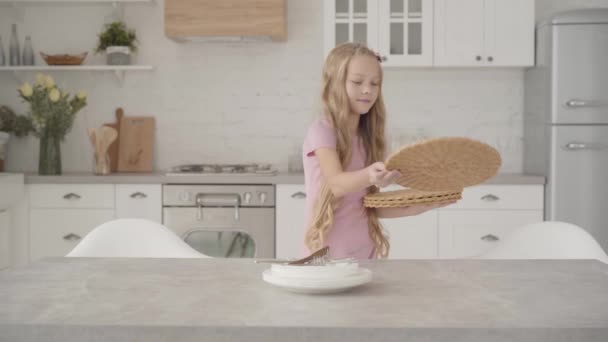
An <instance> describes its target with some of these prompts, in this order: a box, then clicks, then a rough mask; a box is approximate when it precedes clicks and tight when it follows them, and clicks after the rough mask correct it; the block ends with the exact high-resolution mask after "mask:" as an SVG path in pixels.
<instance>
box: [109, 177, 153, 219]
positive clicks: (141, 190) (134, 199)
mask: <svg viewBox="0 0 608 342" xmlns="http://www.w3.org/2000/svg"><path fill="white" fill-rule="evenodd" d="M116 218H143V219H148V220H151V221H154V222H158V223H162V221H163V220H162V186H161V185H160V184H116Z"/></svg>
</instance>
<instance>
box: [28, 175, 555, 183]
mask: <svg viewBox="0 0 608 342" xmlns="http://www.w3.org/2000/svg"><path fill="white" fill-rule="evenodd" d="M25 183H27V184H95V183H99V184H102V183H107V184H304V174H302V173H278V174H276V175H272V176H267V175H259V176H258V175H238V174H204V175H183V176H182V175H180V176H167V175H166V174H164V173H113V174H110V175H107V176H96V175H94V174H92V173H65V174H63V175H61V176H39V175H37V174H26V176H25ZM484 184H514V185H521V184H540V185H542V184H545V177H542V176H532V175H524V174H517V173H505V174H498V175H496V176H495V177H494V178H492V179H490V180H488V181H487V182H486V183H484Z"/></svg>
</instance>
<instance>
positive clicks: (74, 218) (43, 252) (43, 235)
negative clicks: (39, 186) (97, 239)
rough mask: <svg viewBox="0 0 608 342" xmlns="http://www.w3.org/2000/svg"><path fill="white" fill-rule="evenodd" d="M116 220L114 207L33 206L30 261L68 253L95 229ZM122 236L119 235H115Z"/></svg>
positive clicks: (31, 213) (31, 212)
mask: <svg viewBox="0 0 608 342" xmlns="http://www.w3.org/2000/svg"><path fill="white" fill-rule="evenodd" d="M112 219H114V210H113V209H33V210H31V211H30V261H35V260H38V259H40V258H44V257H51V256H65V255H66V254H68V253H69V252H70V251H71V250H72V249H73V248H74V247H75V246H76V245H77V244H78V243H79V242H80V241H81V240H82V239H83V238H84V237H85V236H86V235H87V234H88V233H89V232H90V231H91V230H93V228H95V227H97V226H98V225H100V224H102V223H105V222H108V221H110V220H112ZM116 238H117V239H120V237H119V236H117V237H116Z"/></svg>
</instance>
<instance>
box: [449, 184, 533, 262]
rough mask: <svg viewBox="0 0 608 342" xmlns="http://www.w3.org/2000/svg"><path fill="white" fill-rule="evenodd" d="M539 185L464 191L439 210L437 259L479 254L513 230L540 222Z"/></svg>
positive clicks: (480, 188)
mask: <svg viewBox="0 0 608 342" xmlns="http://www.w3.org/2000/svg"><path fill="white" fill-rule="evenodd" d="M543 193H544V187H543V186H542V185H480V186H474V187H470V188H466V189H465V190H464V192H463V194H462V197H463V198H462V199H461V200H460V201H458V202H457V203H456V204H454V205H451V206H449V207H446V208H444V209H440V210H439V237H440V239H439V256H440V257H441V258H465V257H473V256H477V255H480V254H482V253H483V252H485V251H487V250H488V249H489V248H492V246H494V245H495V244H496V243H497V242H499V241H500V240H501V239H503V238H504V237H505V236H507V235H508V234H509V232H510V231H511V230H512V229H514V228H517V227H520V226H523V225H526V224H529V223H536V222H541V221H543V206H544V204H543V202H544V195H543Z"/></svg>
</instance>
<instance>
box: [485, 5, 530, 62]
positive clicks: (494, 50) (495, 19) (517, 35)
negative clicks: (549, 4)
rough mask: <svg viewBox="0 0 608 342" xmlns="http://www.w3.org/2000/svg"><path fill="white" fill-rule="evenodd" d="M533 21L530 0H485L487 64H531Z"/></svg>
mask: <svg viewBox="0 0 608 342" xmlns="http://www.w3.org/2000/svg"><path fill="white" fill-rule="evenodd" d="M534 20H535V18H534V1H532V0H486V3H485V53H484V54H485V55H484V58H485V61H486V63H487V64H488V65H490V66H532V65H534Z"/></svg>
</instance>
